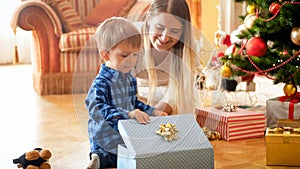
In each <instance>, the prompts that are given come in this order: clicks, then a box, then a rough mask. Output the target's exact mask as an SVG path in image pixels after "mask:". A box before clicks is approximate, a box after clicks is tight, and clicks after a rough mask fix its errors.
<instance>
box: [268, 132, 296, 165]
mask: <svg viewBox="0 0 300 169" xmlns="http://www.w3.org/2000/svg"><path fill="white" fill-rule="evenodd" d="M265 140H266V156H267V157H266V161H267V165H283V166H300V160H299V154H300V128H290V127H289V128H270V127H268V128H267V131H266V138H265Z"/></svg>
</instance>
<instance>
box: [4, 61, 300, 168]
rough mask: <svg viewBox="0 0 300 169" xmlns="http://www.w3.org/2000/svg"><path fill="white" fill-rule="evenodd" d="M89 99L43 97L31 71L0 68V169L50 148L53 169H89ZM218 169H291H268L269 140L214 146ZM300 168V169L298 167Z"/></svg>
mask: <svg viewBox="0 0 300 169" xmlns="http://www.w3.org/2000/svg"><path fill="white" fill-rule="evenodd" d="M83 98H84V95H52V96H43V97H42V96H38V95H37V94H36V93H35V92H34V91H33V88H32V76H31V66H30V65H17V66H3V65H0V101H1V110H0V111H1V116H2V117H1V118H0V125H1V126H0V133H1V134H2V137H1V138H2V139H1V142H0V157H1V158H0V168H1V169H2V168H3V169H13V168H17V166H16V165H14V164H13V163H12V160H13V159H14V158H17V157H19V156H20V155H22V154H23V153H24V152H26V151H29V150H31V149H33V148H35V147H42V148H48V149H50V150H51V151H52V153H53V157H52V158H51V160H50V163H51V165H52V168H53V169H84V167H85V166H86V164H87V163H88V160H89V159H88V153H89V141H88V137H87V133H86V117H87V116H86V114H84V113H85V112H86V110H85V109H84V107H83V103H82V99H83ZM211 144H212V145H213V147H214V153H215V168H216V169H235V168H237V169H287V168H293V169H294V168H297V167H283V166H277V167H276V166H266V148H265V141H264V138H258V139H249V140H243V141H232V142H226V141H212V142H211ZM298 168H300V167H298Z"/></svg>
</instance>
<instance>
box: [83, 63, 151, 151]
mask: <svg viewBox="0 0 300 169" xmlns="http://www.w3.org/2000/svg"><path fill="white" fill-rule="evenodd" d="M85 104H86V107H87V109H88V111H89V117H90V118H89V121H88V132H89V138H90V143H91V151H92V152H96V151H99V149H104V150H105V151H106V152H110V153H113V154H117V148H118V144H124V142H123V140H122V137H121V135H120V134H119V132H118V120H119V119H128V118H129V116H128V113H129V112H130V111H132V110H135V109H140V110H141V111H144V112H146V113H147V114H148V115H152V114H153V110H154V108H153V107H150V106H149V105H146V104H144V103H143V102H141V101H139V100H138V98H137V82H136V79H135V78H134V77H133V76H132V75H131V72H128V73H125V74H124V73H122V72H120V71H116V70H113V69H111V68H109V67H107V66H105V64H103V65H102V66H101V69H100V72H99V74H98V75H97V77H96V78H95V80H94V82H93V83H92V86H91V88H90V90H89V92H88V95H87V97H86V100H85ZM116 116H118V117H121V118H118V119H116V118H113V117H116ZM102 153H105V152H102Z"/></svg>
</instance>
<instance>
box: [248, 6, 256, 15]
mask: <svg viewBox="0 0 300 169" xmlns="http://www.w3.org/2000/svg"><path fill="white" fill-rule="evenodd" d="M247 13H248V14H251V13H255V5H253V4H252V5H248V6H247Z"/></svg>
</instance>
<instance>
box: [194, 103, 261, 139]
mask: <svg viewBox="0 0 300 169" xmlns="http://www.w3.org/2000/svg"><path fill="white" fill-rule="evenodd" d="M196 120H197V122H198V123H199V125H200V126H201V127H202V128H203V127H207V128H209V129H210V130H212V131H218V132H219V133H220V135H221V138H222V139H223V140H226V141H232V140H241V139H248V138H257V137H264V132H265V128H266V118H265V115H264V114H262V113H257V112H253V111H250V110H247V109H240V108H237V109H236V111H233V112H224V111H223V110H222V109H216V108H214V107H206V108H197V109H196Z"/></svg>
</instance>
